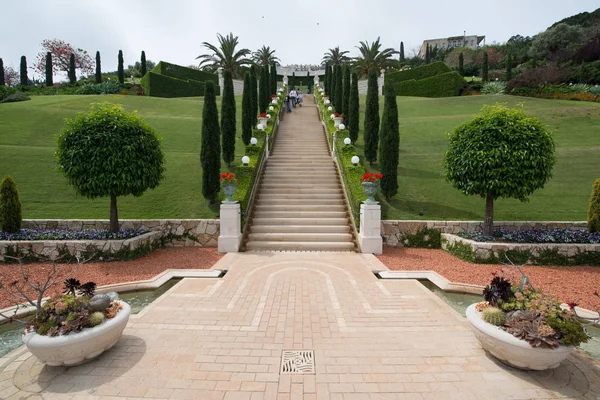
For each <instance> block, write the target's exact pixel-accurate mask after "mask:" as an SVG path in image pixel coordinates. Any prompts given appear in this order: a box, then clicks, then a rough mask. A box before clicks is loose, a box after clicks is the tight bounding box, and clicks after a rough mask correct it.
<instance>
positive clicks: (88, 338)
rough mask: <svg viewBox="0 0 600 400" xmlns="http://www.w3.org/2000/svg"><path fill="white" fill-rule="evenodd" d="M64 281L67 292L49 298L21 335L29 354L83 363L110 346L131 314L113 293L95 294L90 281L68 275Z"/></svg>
mask: <svg viewBox="0 0 600 400" xmlns="http://www.w3.org/2000/svg"><path fill="white" fill-rule="evenodd" d="M66 285H67V288H68V291H67V293H66V294H62V295H57V296H54V297H52V298H50V299H48V300H47V301H46V302H45V303H44V304H43V305H42V306H41V307H40V308H39V309H38V311H37V312H36V314H35V316H34V319H33V323H32V325H30V326H28V327H27V330H26V332H25V334H24V335H23V342H24V343H25V345H26V346H27V349H28V350H29V351H30V352H31V354H33V355H34V356H36V357H37V358H38V360H40V362H42V363H45V364H47V365H50V366H69V365H78V364H82V363H84V362H87V361H89V360H91V359H93V358H95V357H97V356H99V355H100V354H102V353H103V352H104V351H106V350H108V349H110V348H111V347H112V346H114V345H115V343H117V341H118V340H119V338H120V337H121V334H122V333H123V330H124V329H125V326H126V325H127V321H129V316H130V314H131V308H130V307H129V305H128V304H127V303H125V302H124V301H121V300H118V296H117V294H116V293H111V294H94V290H95V288H96V285H95V284H94V283H93V282H88V283H86V284H84V285H79V282H78V281H76V280H74V279H69V280H67V282H66Z"/></svg>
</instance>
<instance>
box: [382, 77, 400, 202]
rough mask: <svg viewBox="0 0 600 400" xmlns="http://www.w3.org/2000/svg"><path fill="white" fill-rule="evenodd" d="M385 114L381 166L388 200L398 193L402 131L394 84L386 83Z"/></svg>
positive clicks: (383, 191) (383, 188) (384, 189)
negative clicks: (399, 125) (399, 123)
mask: <svg viewBox="0 0 600 400" xmlns="http://www.w3.org/2000/svg"><path fill="white" fill-rule="evenodd" d="M384 95H385V96H384V100H383V116H382V117H381V135H380V140H381V143H380V144H379V166H380V168H379V169H380V170H381V173H382V174H383V179H382V180H381V185H380V186H381V193H383V195H384V196H385V199H386V200H387V201H390V200H391V198H392V197H393V196H394V195H395V194H396V193H398V152H399V151H400V131H399V128H398V105H397V104H396V91H395V90H394V86H393V85H385V94H384Z"/></svg>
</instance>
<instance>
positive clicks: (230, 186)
mask: <svg viewBox="0 0 600 400" xmlns="http://www.w3.org/2000/svg"><path fill="white" fill-rule="evenodd" d="M237 184H238V180H237V179H236V178H235V174H232V173H231V172H225V173H224V174H221V187H222V188H223V193H225V195H226V196H227V198H226V199H225V202H227V203H233V202H235V200H233V195H234V193H235V191H236V189H237Z"/></svg>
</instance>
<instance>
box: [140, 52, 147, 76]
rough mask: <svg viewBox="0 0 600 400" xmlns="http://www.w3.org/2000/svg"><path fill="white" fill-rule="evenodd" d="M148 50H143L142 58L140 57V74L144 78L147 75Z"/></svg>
mask: <svg viewBox="0 0 600 400" xmlns="http://www.w3.org/2000/svg"><path fill="white" fill-rule="evenodd" d="M146 72H147V71H146V52H145V51H144V50H142V58H141V59H140V74H141V75H142V78H143V77H144V75H146Z"/></svg>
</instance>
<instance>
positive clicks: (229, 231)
mask: <svg viewBox="0 0 600 400" xmlns="http://www.w3.org/2000/svg"><path fill="white" fill-rule="evenodd" d="M240 217H241V212H240V203H238V202H222V203H221V215H220V217H219V219H220V223H221V228H220V233H219V242H218V243H219V244H218V250H219V253H237V252H238V251H239V249H240V243H241V241H242V229H241V227H242V222H241V219H240Z"/></svg>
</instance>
